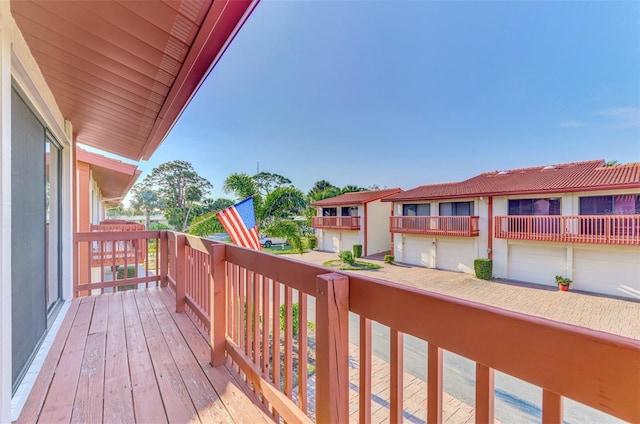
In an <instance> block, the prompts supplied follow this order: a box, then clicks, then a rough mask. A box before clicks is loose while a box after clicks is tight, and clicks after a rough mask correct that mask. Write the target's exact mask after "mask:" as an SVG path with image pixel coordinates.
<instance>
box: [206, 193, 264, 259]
mask: <svg viewBox="0 0 640 424" xmlns="http://www.w3.org/2000/svg"><path fill="white" fill-rule="evenodd" d="M216 216H217V217H218V219H219V220H220V223H221V224H222V226H223V227H224V229H225V230H227V233H229V236H230V237H231V240H232V241H233V242H234V243H235V244H237V245H238V246H242V247H248V248H251V249H256V250H261V246H260V235H259V234H258V226H257V225H256V214H255V211H254V209H253V197H248V198H246V199H244V200H243V201H242V202H239V203H236V204H235V205H233V206H229V207H228V208H226V209H223V210H221V211H220V212H218V213H217V214H216Z"/></svg>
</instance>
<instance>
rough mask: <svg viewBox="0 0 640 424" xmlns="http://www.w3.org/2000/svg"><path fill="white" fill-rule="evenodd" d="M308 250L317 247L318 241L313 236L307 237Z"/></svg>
mask: <svg viewBox="0 0 640 424" xmlns="http://www.w3.org/2000/svg"><path fill="white" fill-rule="evenodd" d="M308 240H309V250H313V249H315V248H316V246H317V245H318V239H317V238H316V237H315V236H309V239H308Z"/></svg>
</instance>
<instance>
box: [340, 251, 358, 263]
mask: <svg viewBox="0 0 640 424" xmlns="http://www.w3.org/2000/svg"><path fill="white" fill-rule="evenodd" d="M338 257H339V258H340V259H342V262H344V263H345V264H349V265H353V264H354V263H355V262H356V260H355V259H354V258H353V253H351V252H350V251H348V250H342V251H341V252H340V253H339V254H338Z"/></svg>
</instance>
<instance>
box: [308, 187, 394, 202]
mask: <svg viewBox="0 0 640 424" xmlns="http://www.w3.org/2000/svg"><path fill="white" fill-rule="evenodd" d="M401 192H402V189H400V188H397V187H396V188H388V189H383V190H370V191H353V192H349V193H344V194H340V195H338V196H335V197H330V198H328V199H323V200H318V201H317V202H311V203H309V206H318V207H321V206H338V205H363V204H365V203H370V202H373V201H376V200H380V199H383V198H385V197H387V196H391V195H394V194H397V193H401Z"/></svg>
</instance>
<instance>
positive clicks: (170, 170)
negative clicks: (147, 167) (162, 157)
mask: <svg viewBox="0 0 640 424" xmlns="http://www.w3.org/2000/svg"><path fill="white" fill-rule="evenodd" d="M212 188H213V186H212V185H211V183H210V182H209V181H207V180H206V179H205V178H203V177H201V176H200V175H198V173H197V172H196V171H195V170H194V169H193V165H191V164H190V163H189V162H185V161H180V160H176V161H173V162H166V163H163V164H161V165H160V166H158V167H156V168H154V169H153V170H152V171H151V173H150V174H149V175H147V176H146V177H145V179H144V180H143V181H142V183H140V190H145V191H153V192H155V193H156V194H157V195H158V198H159V199H160V200H161V201H162V202H163V209H164V213H165V217H166V218H167V220H168V221H169V224H171V225H172V226H173V227H174V228H176V229H177V230H179V231H184V230H185V229H186V228H187V225H188V223H189V216H190V213H191V210H192V208H193V207H194V205H195V204H196V203H197V202H199V201H200V200H201V199H202V198H203V197H204V196H205V195H207V194H208V193H209V191H210V190H211V189H212Z"/></svg>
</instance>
